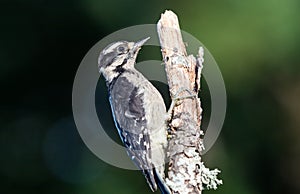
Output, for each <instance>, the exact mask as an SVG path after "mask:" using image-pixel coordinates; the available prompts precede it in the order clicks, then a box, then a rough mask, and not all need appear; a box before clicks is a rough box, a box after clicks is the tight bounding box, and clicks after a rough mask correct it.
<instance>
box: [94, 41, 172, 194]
mask: <svg viewBox="0 0 300 194" xmlns="http://www.w3.org/2000/svg"><path fill="white" fill-rule="evenodd" d="M148 39H149V38H146V39H144V40H141V41H139V42H136V43H135V42H127V41H118V42H114V43H112V44H110V45H108V46H107V47H106V48H105V49H104V50H103V51H102V52H101V53H100V56H99V58H98V67H99V71H100V73H101V74H102V75H103V76H104V78H105V79H106V84H107V87H108V93H109V101H110V105H111V109H112V114H113V118H114V122H115V125H116V128H117V130H118V133H119V135H120V137H121V140H122V142H123V143H124V145H125V147H126V148H127V153H128V155H129V156H130V157H131V159H132V160H133V162H134V163H135V165H137V166H138V167H139V168H140V169H141V170H142V171H143V173H144V175H145V177H146V180H147V182H148V184H149V186H150V188H151V190H152V191H155V190H157V186H159V188H160V189H161V192H162V193H170V190H169V189H168V187H167V185H166V184H165V183H164V180H163V179H164V163H165V158H166V153H165V149H166V146H167V132H166V131H167V130H166V118H167V112H166V107H165V104H164V101H163V98H162V96H161V95H160V93H159V92H158V90H157V89H156V88H155V87H154V86H153V85H152V84H151V83H150V82H149V81H148V80H147V79H146V78H145V77H144V76H143V75H142V74H141V73H140V72H139V71H137V70H136V69H135V68H134V65H135V60H136V57H137V54H138V52H139V50H140V48H141V46H142V45H143V44H144V43H145V42H146V41H147V40H148Z"/></svg>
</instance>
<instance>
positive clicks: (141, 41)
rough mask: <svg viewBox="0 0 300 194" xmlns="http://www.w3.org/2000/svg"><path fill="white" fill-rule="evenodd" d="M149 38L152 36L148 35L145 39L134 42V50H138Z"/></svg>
mask: <svg viewBox="0 0 300 194" xmlns="http://www.w3.org/2000/svg"><path fill="white" fill-rule="evenodd" d="M149 39H150V37H147V38H145V39H143V40H140V41H138V42H136V43H134V45H133V47H132V50H133V52H136V51H138V50H139V49H140V48H141V47H142V46H143V45H144V44H145V43H146V42H147V41H148V40H149Z"/></svg>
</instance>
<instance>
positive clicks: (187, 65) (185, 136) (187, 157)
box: [157, 11, 203, 194]
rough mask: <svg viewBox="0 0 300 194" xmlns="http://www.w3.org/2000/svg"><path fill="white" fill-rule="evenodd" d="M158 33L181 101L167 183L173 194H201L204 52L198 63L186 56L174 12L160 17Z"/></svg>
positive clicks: (172, 85) (173, 93)
mask: <svg viewBox="0 0 300 194" xmlns="http://www.w3.org/2000/svg"><path fill="white" fill-rule="evenodd" d="M157 32H158V35H159V40H160V45H161V52H162V56H163V60H164V63H165V70H166V73H167V79H168V85H169V90H170V94H171V98H172V99H173V100H175V99H178V100H177V104H176V105H175V107H174V108H173V110H172V116H171V120H170V128H171V134H170V140H169V145H168V158H169V168H168V173H167V174H168V178H167V179H166V181H167V184H168V185H169V187H170V189H171V190H172V192H173V193H179V194H183V193H201V191H202V181H201V169H200V168H201V166H202V165H201V156H200V153H201V151H202V149H203V142H202V137H203V131H202V130H201V129H200V124H201V113H202V109H201V106H200V99H199V98H198V92H199V89H200V75H201V69H202V62H203V49H202V48H200V49H199V53H198V54H199V56H198V57H197V59H196V58H195V57H194V56H192V55H189V56H188V55H187V52H186V48H185V44H184V42H183V39H182V35H181V31H180V27H179V22H178V18H177V16H176V15H175V14H174V13H173V12H172V11H166V12H165V13H164V14H162V15H161V19H160V20H159V21H158V23H157Z"/></svg>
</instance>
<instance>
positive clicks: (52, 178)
mask: <svg viewBox="0 0 300 194" xmlns="http://www.w3.org/2000/svg"><path fill="white" fill-rule="evenodd" d="M0 2H1V3H0V27H1V29H0V87H1V95H0V96H1V109H0V111H1V117H0V128H1V129H0V153H1V157H0V182H1V187H0V193H30V194H34V193H49V194H52V193H76V194H77V193H78V194H93V193H128V194H131V193H151V192H150V190H149V188H148V187H147V185H146V183H145V180H144V178H143V176H142V175H141V174H140V173H139V172H137V171H128V170H123V169H118V168H115V167H113V166H110V165H108V164H106V163H104V162H102V161H101V160H99V159H98V158H97V157H96V156H94V155H93V154H92V153H91V152H90V151H89V150H88V148H87V147H86V146H85V145H84V143H83V142H82V140H81V138H80V137H79V135H78V133H77V130H76V128H75V125H74V121H73V118H72V107H71V93H72V83H73V79H74V76H75V73H76V70H77V67H78V66H79V64H80V62H81V60H82V58H83V57H84V55H85V53H86V52H87V51H88V50H89V49H90V48H91V47H92V46H93V45H94V44H95V43H96V42H97V41H98V40H100V39H101V38H103V37H104V36H106V35H108V34H110V33H112V32H114V31H116V30H119V29H122V28H124V27H128V26H131V25H137V24H148V23H156V22H157V20H158V19H159V17H160V14H161V13H162V12H163V11H164V10H165V9H172V10H173V11H174V12H176V13H177V15H178V17H179V19H180V23H181V27H182V29H183V30H185V31H187V32H189V33H191V34H192V35H194V36H195V37H196V38H198V39H199V40H200V41H202V43H204V44H205V46H206V47H207V48H208V49H209V50H210V52H211V53H212V54H213V56H214V57H215V59H216V61H217V63H218V65H219V67H220V69H221V71H222V74H223V76H224V80H225V84H226V89H227V95H228V108H227V115H226V120H225V124H224V127H223V130H222V132H221V135H220V137H219V139H218V141H217V143H216V144H215V145H214V147H213V148H212V149H211V150H210V151H209V152H208V154H207V155H205V156H204V161H206V164H207V166H209V167H211V168H215V167H218V168H220V169H221V170H222V173H221V175H220V177H221V178H222V179H223V181H224V185H223V186H221V187H220V189H219V190H217V191H204V193H216V194H217V193H219V194H221V193H222V194H228V193H231V194H269V193H270V194H277V193H278V194H281V193H287V194H289V193H291V194H292V193H293V194H297V193H300V184H299V183H300V167H299V165H300V155H299V153H300V131H299V128H300V116H299V114H300V103H299V99H300V77H299V73H300V66H299V65H300V60H299V51H300V38H299V35H300V16H299V9H300V1H298V0H285V1H278V0H252V1H241V0H224V1H219V0H211V1H207V0H206V1H204V0H187V1H183V0H181V1H179V0H172V1H171V0H169V1H166V0H155V1H154V0H153V1H138V0H127V1H121V0H118V1H116V0H109V1H100V0H78V1H71V0H64V1H58V0H36V1H33V0H27V1H22V0H19V1H16V0H6V1H5V0H1V1H0ZM148 50H149V53H152V54H153V53H154V54H153V56H154V55H155V56H158V58H159V55H160V53H159V49H155V48H153V49H151V48H148ZM146 51H147V50H145V51H144V52H143V54H141V57H140V60H142V59H151V57H152V55H151V56H147V54H146ZM147 53H148V52H147ZM100 85H101V83H100ZM102 85H103V83H102ZM101 91H102V90H100V93H101ZM98 92H99V91H98ZM101 94H102V95H101ZM101 94H100V95H101V96H102V97H103V93H101ZM201 96H202V101H203V106H204V118H205V120H207V119H208V118H209V103H210V100H209V91H208V90H207V87H206V85H205V82H204V81H203V90H202V94H201ZM107 118H108V119H110V115H109V114H107ZM204 126H205V123H204ZM110 133H111V135H112V136H114V135H116V134H115V132H110ZM114 138H116V139H117V140H118V138H117V137H116V136H114Z"/></svg>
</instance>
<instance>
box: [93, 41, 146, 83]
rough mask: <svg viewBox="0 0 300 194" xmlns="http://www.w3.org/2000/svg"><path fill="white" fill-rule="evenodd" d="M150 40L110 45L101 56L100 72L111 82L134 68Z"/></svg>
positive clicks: (120, 42) (99, 62)
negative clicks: (140, 52)
mask: <svg viewBox="0 0 300 194" xmlns="http://www.w3.org/2000/svg"><path fill="white" fill-rule="evenodd" d="M149 38H150V37H148V38H145V39H143V40H140V41H138V42H128V41H118V42H114V43H111V44H109V45H108V46H107V47H105V49H103V51H101V53H100V55H99V58H98V68H99V72H100V73H102V74H103V76H104V77H105V79H106V80H107V81H111V80H113V79H114V78H115V77H116V76H118V75H119V74H120V73H122V72H124V71H125V70H126V69H130V68H133V67H134V64H135V60H136V57H137V54H138V52H139V50H140V48H141V46H142V45H143V44H145V42H146V41H147V40H149Z"/></svg>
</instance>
